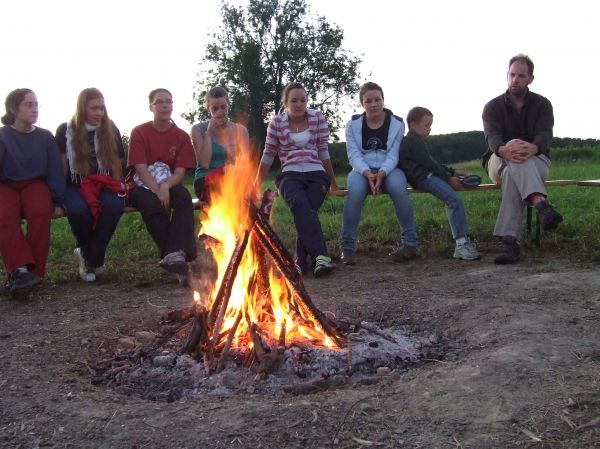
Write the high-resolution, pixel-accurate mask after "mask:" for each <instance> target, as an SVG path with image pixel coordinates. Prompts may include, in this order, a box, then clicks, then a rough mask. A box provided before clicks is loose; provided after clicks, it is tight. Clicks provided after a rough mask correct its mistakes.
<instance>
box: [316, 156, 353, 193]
mask: <svg viewBox="0 0 600 449" xmlns="http://www.w3.org/2000/svg"><path fill="white" fill-rule="evenodd" d="M322 162H323V168H325V171H326V172H327V174H328V175H329V177H330V178H331V183H330V184H329V193H331V194H332V195H333V196H346V195H347V194H348V190H347V189H345V188H340V187H339V186H338V184H337V180H336V179H335V172H334V171H333V166H332V165H331V159H325V160H323V161H322Z"/></svg>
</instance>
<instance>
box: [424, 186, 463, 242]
mask: <svg viewBox="0 0 600 449" xmlns="http://www.w3.org/2000/svg"><path fill="white" fill-rule="evenodd" d="M416 187H417V189H419V190H424V191H425V192H429V193H431V194H432V195H433V196H435V197H436V198H439V199H440V200H442V201H443V202H444V203H445V204H446V215H447V216H448V222H449V223H450V228H451V229H452V237H454V238H455V239H457V238H458V237H466V236H468V235H469V225H468V223H467V214H466V212H465V205H464V203H463V199H462V197H461V196H460V194H459V193H458V192H457V191H456V190H454V189H453V188H452V187H451V186H450V184H448V183H447V182H446V181H444V180H443V179H441V178H438V177H437V176H433V175H431V176H430V177H429V178H427V179H424V180H423V181H421V182H419V184H418V185H417V186H416Z"/></svg>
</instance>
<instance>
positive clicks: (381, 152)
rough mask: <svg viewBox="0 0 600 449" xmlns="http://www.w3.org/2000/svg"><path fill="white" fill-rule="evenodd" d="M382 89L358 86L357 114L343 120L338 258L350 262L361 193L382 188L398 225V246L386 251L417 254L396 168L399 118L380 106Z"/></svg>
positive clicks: (407, 256) (396, 256)
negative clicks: (345, 164) (346, 168)
mask: <svg viewBox="0 0 600 449" xmlns="http://www.w3.org/2000/svg"><path fill="white" fill-rule="evenodd" d="M383 98H384V97H383V90H382V89H381V87H380V86H379V85H378V84H376V83H373V82H368V83H365V84H364V85H363V86H362V87H361V88H360V91H359V99H360V104H361V105H362V106H363V108H364V112H363V113H362V114H358V115H355V116H353V117H352V119H351V120H350V121H349V122H348V123H347V124H346V148H347V151H348V159H349V160H350V165H351V166H352V171H351V172H350V174H349V175H348V198H347V199H346V203H345V205H344V222H343V225H342V239H341V246H342V248H341V249H342V262H343V263H344V264H346V265H353V264H354V263H355V256H354V253H355V249H356V231H357V228H358V223H359V221H360V214H361V211H362V207H363V204H364V201H365V198H366V196H367V195H368V194H369V193H371V194H372V195H379V194H381V193H388V194H389V195H390V197H391V198H392V202H393V203H394V208H395V210H396V217H397V218H398V222H399V223H400V227H401V228H402V243H403V245H402V247H401V248H400V249H398V250H397V251H394V252H393V253H392V254H390V256H391V257H392V260H394V261H395V262H405V261H408V260H412V259H415V258H416V257H418V256H417V251H416V248H417V243H418V240H417V229H416V224H415V216H414V211H413V206H412V203H411V201H410V199H409V198H408V192H407V190H406V188H407V183H406V176H405V175H404V173H403V172H402V170H400V169H399V168H397V166H398V158H399V151H400V142H401V140H402V137H403V136H404V122H403V120H402V119H401V118H400V117H397V116H395V115H394V114H393V113H392V111H390V110H389V109H386V108H385V107H384V103H383Z"/></svg>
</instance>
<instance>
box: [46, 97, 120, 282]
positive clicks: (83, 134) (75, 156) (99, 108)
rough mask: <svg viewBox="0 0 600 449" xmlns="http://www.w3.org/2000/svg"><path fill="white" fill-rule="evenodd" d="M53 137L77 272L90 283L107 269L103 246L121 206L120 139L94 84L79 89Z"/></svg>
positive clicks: (113, 229) (116, 220) (117, 220)
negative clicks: (69, 116)
mask: <svg viewBox="0 0 600 449" xmlns="http://www.w3.org/2000/svg"><path fill="white" fill-rule="evenodd" d="M56 140H57V142H58V146H59V149H60V152H61V155H62V161H63V169H64V171H65V175H66V177H67V190H66V193H65V206H66V209H67V216H68V218H69V224H70V225H71V230H72V231H73V234H74V235H75V238H76V240H77V247H76V248H75V251H74V254H75V259H76V262H77V265H78V269H79V275H80V277H81V279H82V280H84V281H86V282H93V281H95V280H96V276H97V275H99V274H102V273H103V272H104V270H105V265H104V258H105V254H106V248H107V247H108V243H109V242H110V239H111V237H112V235H113V233H114V232H115V229H116V227H117V223H118V222H119V219H120V218H121V215H122V214H123V209H124V207H125V201H124V196H125V195H124V188H125V185H124V184H123V183H122V180H123V171H122V168H121V159H122V158H123V157H124V156H125V152H124V149H123V142H122V140H121V134H120V132H119V130H118V128H117V127H116V126H115V124H114V123H113V122H112V120H110V118H109V116H108V112H107V111H106V106H105V104H104V96H103V95H102V93H101V92H100V91H99V90H98V89H96V88H93V87H90V88H87V89H83V90H82V91H81V93H80V94H79V97H78V98H77V109H76V110H75V114H74V116H73V118H72V119H71V120H70V121H69V122H67V123H63V124H62V125H60V126H59V127H58V129H57V130H56Z"/></svg>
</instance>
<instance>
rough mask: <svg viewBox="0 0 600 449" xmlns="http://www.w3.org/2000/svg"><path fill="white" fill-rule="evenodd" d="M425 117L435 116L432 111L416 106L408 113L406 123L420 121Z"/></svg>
mask: <svg viewBox="0 0 600 449" xmlns="http://www.w3.org/2000/svg"><path fill="white" fill-rule="evenodd" d="M423 117H433V114H432V113H431V111H430V110H429V109H427V108H424V107H422V106H415V107H414V108H412V109H411V110H410V111H408V114H407V115H406V123H408V125H409V126H410V124H411V123H419V122H420V121H421V119H422V118H423Z"/></svg>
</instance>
